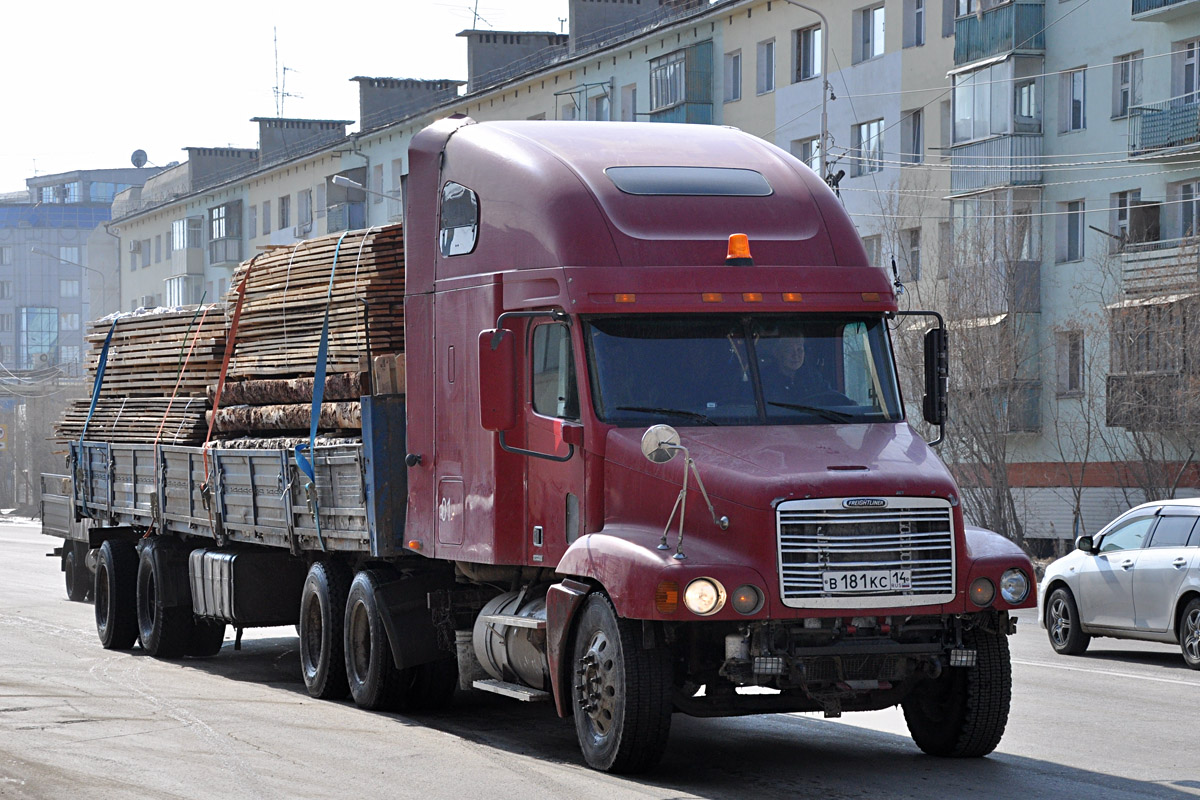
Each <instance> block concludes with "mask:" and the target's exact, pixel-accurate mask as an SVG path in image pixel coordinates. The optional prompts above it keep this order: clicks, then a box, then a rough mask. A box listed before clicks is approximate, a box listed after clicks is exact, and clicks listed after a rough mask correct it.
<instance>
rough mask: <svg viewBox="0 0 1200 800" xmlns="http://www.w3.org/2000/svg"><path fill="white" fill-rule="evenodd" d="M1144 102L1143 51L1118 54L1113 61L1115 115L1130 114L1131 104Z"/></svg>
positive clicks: (1124, 115)
mask: <svg viewBox="0 0 1200 800" xmlns="http://www.w3.org/2000/svg"><path fill="white" fill-rule="evenodd" d="M1140 102H1142V51H1141V50H1139V51H1137V52H1136V53H1130V54H1129V55H1124V56H1117V57H1116V59H1115V60H1114V61H1113V109H1112V115H1113V117H1126V116H1129V109H1130V107H1131V106H1136V105H1137V104H1138V103H1140Z"/></svg>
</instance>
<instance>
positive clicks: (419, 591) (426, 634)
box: [375, 573, 455, 669]
mask: <svg viewBox="0 0 1200 800" xmlns="http://www.w3.org/2000/svg"><path fill="white" fill-rule="evenodd" d="M452 588H454V580H453V577H451V576H445V575H440V574H436V573H425V574H418V575H406V576H403V577H401V578H399V579H398V580H394V581H391V582H389V583H385V584H384V585H382V586H380V587H379V588H378V589H376V590H375V602H376V603H377V604H378V606H379V613H380V616H381V617H382V618H383V629H384V630H385V631H387V637H388V643H389V645H390V646H391V649H392V660H393V661H395V663H396V668H397V669H405V668H406V667H416V666H419V665H421V664H428V663H430V662H433V661H440V660H441V659H443V658H452V657H454V653H455V650H454V633H453V631H451V632H450V634H449V637H448V639H449V640H448V641H443V639H445V638H447V637H442V638H439V636H438V628H437V626H436V625H434V622H433V615H432V614H431V613H430V610H429V593H430V592H433V591H437V590H439V589H452Z"/></svg>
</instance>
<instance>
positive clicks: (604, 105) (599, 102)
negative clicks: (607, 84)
mask: <svg viewBox="0 0 1200 800" xmlns="http://www.w3.org/2000/svg"><path fill="white" fill-rule="evenodd" d="M588 103H589V104H590V105H591V108H590V109H589V117H588V118H589V119H591V120H593V121H595V122H608V120H609V119H610V118H611V112H610V111H609V102H608V93H607V92H606V93H604V94H601V95H597V96H595V97H593V98H592V99H591V100H589V101H588Z"/></svg>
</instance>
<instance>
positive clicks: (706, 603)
mask: <svg viewBox="0 0 1200 800" xmlns="http://www.w3.org/2000/svg"><path fill="white" fill-rule="evenodd" d="M683 604H684V605H685V606H687V607H688V610H689V611H691V612H692V613H693V614H699V615H700V616H702V617H707V616H710V615H712V614H715V613H717V612H718V611H720V610H721V609H722V608H723V607H724V606H725V587H724V586H722V585H721V583H720V582H719V581H717V580H715V579H713V578H696V580H694V581H692V582H691V583H689V584H688V585H687V589H684V591H683Z"/></svg>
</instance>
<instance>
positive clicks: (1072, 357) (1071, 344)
mask: <svg viewBox="0 0 1200 800" xmlns="http://www.w3.org/2000/svg"><path fill="white" fill-rule="evenodd" d="M1055 340H1056V341H1055V351H1056V352H1055V360H1056V361H1057V362H1058V393H1059V395H1069V394H1081V393H1082V392H1083V331H1060V332H1058V333H1057V334H1055Z"/></svg>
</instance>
